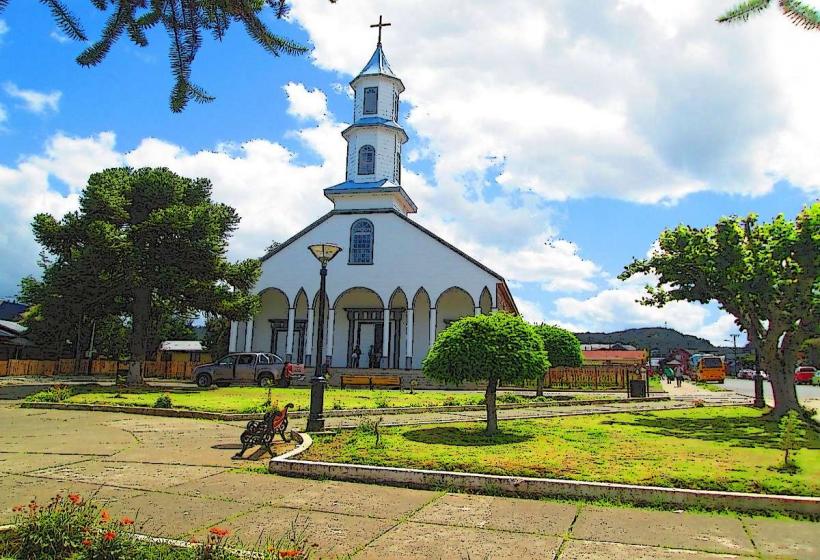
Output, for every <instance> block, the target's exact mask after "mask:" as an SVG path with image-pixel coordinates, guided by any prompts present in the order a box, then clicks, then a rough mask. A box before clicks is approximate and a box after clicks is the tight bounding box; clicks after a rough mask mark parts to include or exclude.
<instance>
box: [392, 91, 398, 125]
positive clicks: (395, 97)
mask: <svg viewBox="0 0 820 560" xmlns="http://www.w3.org/2000/svg"><path fill="white" fill-rule="evenodd" d="M393 120H394V121H396V122H399V94H398V93H397V92H395V91H394V92H393Z"/></svg>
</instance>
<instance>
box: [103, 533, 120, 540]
mask: <svg viewBox="0 0 820 560" xmlns="http://www.w3.org/2000/svg"><path fill="white" fill-rule="evenodd" d="M116 538H117V533H115V532H114V531H108V532H106V533H105V534H104V535H103V540H105V541H108V542H111V541H113V540H114V539H116Z"/></svg>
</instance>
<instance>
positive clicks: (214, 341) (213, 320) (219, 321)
mask: <svg viewBox="0 0 820 560" xmlns="http://www.w3.org/2000/svg"><path fill="white" fill-rule="evenodd" d="M230 338H231V322H230V321H229V320H228V319H226V318H225V317H219V316H216V315H211V316H209V317H208V318H207V319H205V336H204V337H203V339H202V345H203V346H204V347H205V348H206V349H207V350H208V352H210V354H211V357H212V358H213V359H214V360H216V359H218V358H219V357H220V356H224V355H225V354H227V353H228V345H229V343H230Z"/></svg>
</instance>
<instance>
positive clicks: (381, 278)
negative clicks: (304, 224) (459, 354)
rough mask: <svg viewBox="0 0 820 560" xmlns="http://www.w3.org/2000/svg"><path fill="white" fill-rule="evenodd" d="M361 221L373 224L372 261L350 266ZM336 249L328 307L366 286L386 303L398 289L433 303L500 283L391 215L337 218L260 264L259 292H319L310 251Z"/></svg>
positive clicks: (476, 296) (474, 295)
mask: <svg viewBox="0 0 820 560" xmlns="http://www.w3.org/2000/svg"><path fill="white" fill-rule="evenodd" d="M359 218H367V219H369V220H370V221H371V222H373V226H374V230H375V235H374V257H373V264H371V265H350V264H348V256H349V252H350V226H351V225H352V224H353V222H354V221H356V220H357V219H359ZM328 242H330V243H336V244H338V245H340V246H341V247H342V252H341V253H340V254H339V255H338V256H337V257H336V258H335V259H334V260H333V261H331V262H330V263H329V265H328V277H327V291H328V296H329V297H330V300H331V302H333V301H335V299H336V298H337V297H338V295H339V294H340V293H342V292H343V291H345V290H346V289H348V288H350V287H353V286H367V287H368V288H370V289H372V290H373V291H375V292H376V293H377V294H379V297H380V298H382V301H385V300H387V299H389V297H390V295H391V294H392V293H393V290H395V289H396V288H397V287H401V288H402V289H403V290H404V293H405V294H407V293H413V294H415V293H416V291H417V290H418V288H420V287H423V288H424V289H425V290H426V291H427V293H428V294H429V296H430V298H431V299H432V300H433V301H435V300H437V299H438V297H439V296H440V295H441V293H442V292H444V291H445V290H447V289H448V288H450V287H452V286H457V287H460V288H462V289H463V290H465V291H466V292H467V293H469V294H470V296H471V297H472V299H473V301H476V300H478V299H479V298H480V296H481V291H482V290H483V289H484V287H485V286H486V287H489V289H490V292H491V294H494V293H495V284H496V283H497V282H499V281H500V279H499V278H497V277H495V276H493V275H491V274H490V273H489V272H487V271H485V270H483V269H482V268H480V267H478V266H477V265H475V264H473V263H472V262H470V261H469V260H467V259H466V258H464V257H462V256H461V255H459V254H457V253H455V252H454V251H452V250H451V249H450V248H449V247H447V246H445V245H444V244H442V243H440V242H439V241H437V240H435V239H433V238H431V237H430V236H428V235H427V234H425V233H424V232H422V231H420V230H419V229H417V228H415V227H414V226H413V225H412V224H410V223H407V222H406V221H405V220H403V219H402V218H400V217H398V216H396V215H395V214H393V213H392V212H378V213H357V214H336V215H332V216H330V217H329V218H328V219H327V220H325V221H324V222H323V223H321V224H319V225H318V226H316V227H315V228H314V229H312V230H311V231H309V232H307V233H306V234H305V235H304V236H303V237H301V238H300V239H298V240H297V241H295V242H293V243H291V244H290V245H288V246H287V247H285V248H283V249H282V250H280V251H279V252H278V253H276V254H274V255H273V256H272V257H270V258H269V259H267V260H266V261H264V262H263V263H262V275H261V277H260V279H259V282H258V283H257V286H256V289H257V292H260V291H262V290H263V289H264V288H267V287H277V288H279V289H280V290H282V291H283V292H284V293H285V295H287V297H288V298H289V299H293V298H294V297H295V296H296V294H297V292H298V291H299V289H300V288H302V287H304V289H305V291H306V292H307V293H308V295H309V296H311V295H313V294H315V293H316V292H317V291H318V289H319V263H318V261H316V259H315V257H313V255H312V254H311V253H310V252H309V251H308V249H307V247H308V245H311V244H314V243H328Z"/></svg>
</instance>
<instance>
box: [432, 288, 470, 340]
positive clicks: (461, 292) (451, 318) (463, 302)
mask: <svg viewBox="0 0 820 560" xmlns="http://www.w3.org/2000/svg"><path fill="white" fill-rule="evenodd" d="M474 314H475V302H474V301H473V297H472V296H471V295H470V294H469V293H468V292H467V291H466V290H465V289H463V288H459V287H458V286H452V287H450V288H447V289H446V290H444V291H443V292H441V295H439V296H438V298H436V323H437V324H436V333H437V334H438V333H440V332H441V331H443V330H444V329H446V328H447V327H449V326H450V325H451V324H452V323H454V322H455V321H458V320H459V319H461V318H462V317H467V316H469V315H474Z"/></svg>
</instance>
